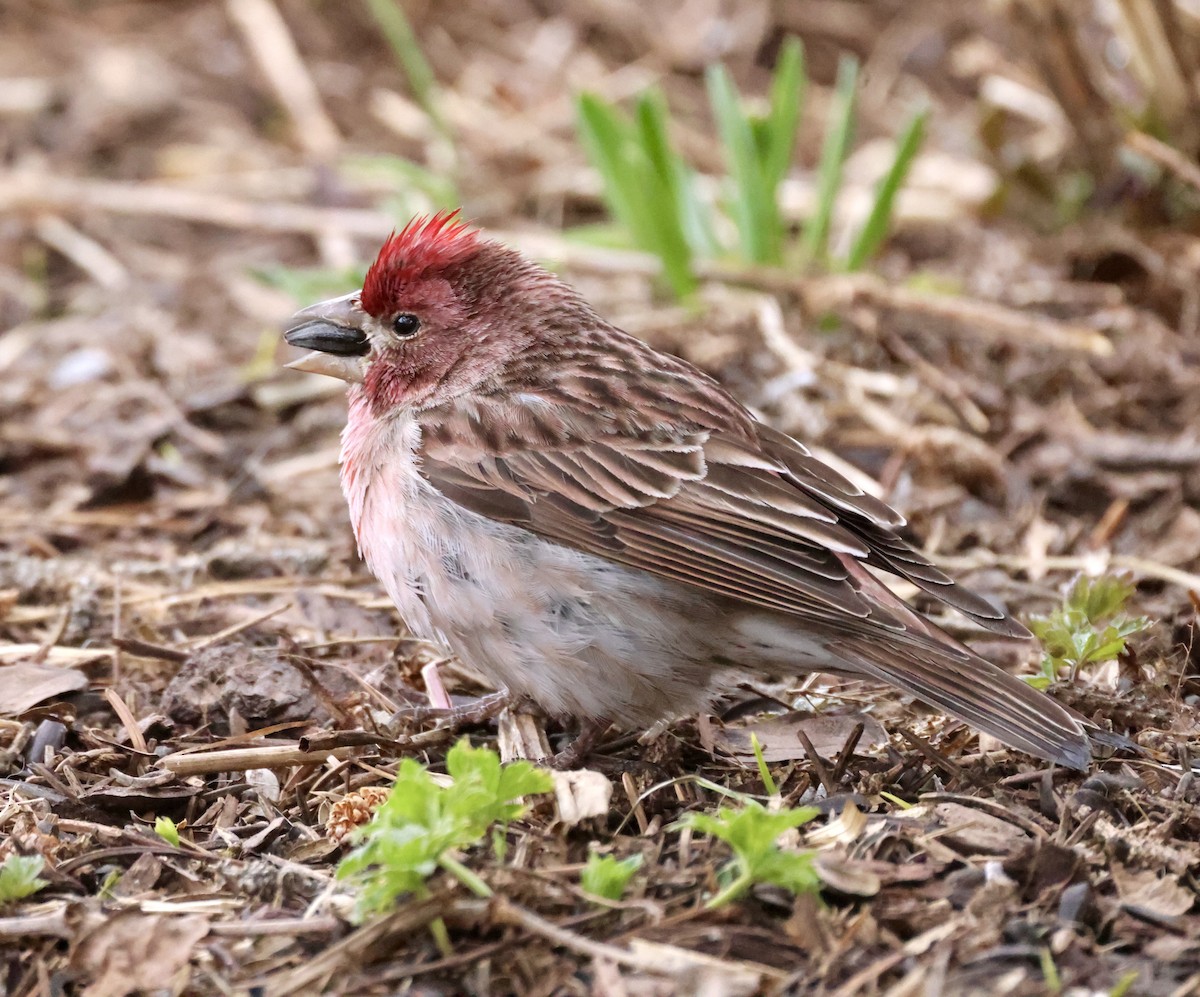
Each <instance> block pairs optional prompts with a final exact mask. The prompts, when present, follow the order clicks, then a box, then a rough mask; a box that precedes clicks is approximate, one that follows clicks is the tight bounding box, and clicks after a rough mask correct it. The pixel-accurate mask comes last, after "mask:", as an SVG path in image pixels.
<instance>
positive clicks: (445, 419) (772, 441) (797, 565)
mask: <svg viewBox="0 0 1200 997" xmlns="http://www.w3.org/2000/svg"><path fill="white" fill-rule="evenodd" d="M585 380H586V383H584V384H583V386H582V387H581V386H580V384H578V383H572V384H570V385H568V386H567V387H565V388H564V387H563V386H562V384H558V385H556V386H555V387H556V390H558V391H566V392H569V393H570V394H569V397H567V398H566V399H563V398H553V397H547V396H546V395H545V394H543V393H535V392H530V393H527V394H515V395H514V394H512V393H509V394H506V395H504V396H502V397H494V398H482V399H473V400H469V401H468V400H460V401H458V402H456V403H453V404H451V405H449V406H445V407H442V408H438V409H434V410H430V411H428V412H426V413H424V415H423V417H422V428H423V451H422V468H423V473H424V474H425V475H426V477H427V478H428V479H429V480H430V481H431V483H433V484H434V485H435V486H436V487H437V488H438V489H439V490H441V491H442V492H443V493H444V494H446V495H447V496H448V497H450V498H452V499H453V500H454V501H456V502H458V503H460V504H461V505H463V506H464V507H465V508H468V509H471V510H472V511H475V512H477V513H480V514H481V515H485V516H488V517H490V518H493V519H497V520H500V521H503V522H508V523H513V524H519V525H521V526H523V527H525V528H526V529H529V530H531V531H533V532H535V533H538V534H539V535H542V536H545V537H547V538H548V539H552V540H554V541H556V542H558V543H562V544H564V545H567V546H570V547H574V548H576V549H579V550H583V551H587V552H589V553H593V554H599V555H602V556H604V557H607V558H609V559H611V560H613V561H616V562H619V563H622V564H626V565H629V566H631V567H637V568H641V569H644V570H646V571H649V572H651V573H653V574H656V575H659V576H661V577H664V578H670V579H672V580H675V581H679V582H684V583H686V584H689V585H695V586H698V587H700V588H704V589H707V590H709V591H712V592H714V593H717V594H720V595H722V596H727V597H729V598H733V599H738V600H741V601H744V602H747V603H750V604H753V605H757V606H761V607H763V608H765V609H772V610H776V611H779V612H784V613H790V614H792V615H795V616H800V617H804V618H806V619H808V620H810V621H812V622H814V623H818V624H824V625H825V626H827V627H833V628H834V629H835V630H838V631H841V632H847V631H846V628H847V626H849V631H850V632H863V631H867V632H870V631H873V630H877V628H878V627H880V626H883V627H886V628H887V629H888V630H892V631H894V632H900V631H903V630H906V629H911V623H910V625H909V626H906V615H907V614H904V613H903V612H899V613H898V612H896V611H893V610H889V609H887V608H885V606H884V605H883V603H882V602H881V601H880V600H879V599H878V598H876V597H874V595H871V596H865V595H864V590H863V586H862V585H861V583H860V582H859V580H858V579H857V578H856V577H855V576H854V574H852V573H851V572H850V571H848V570H847V567H846V565H845V564H844V563H843V558H845V557H850V558H853V559H855V560H858V561H861V562H864V563H866V564H869V565H872V566H875V567H879V568H882V569H885V570H887V571H890V572H892V573H894V574H897V575H901V576H902V577H905V578H907V579H909V580H911V581H912V582H914V583H915V584H916V585H918V586H919V587H921V588H922V589H924V590H925V591H927V592H929V593H931V594H932V595H934V596H935V597H936V598H938V599H940V600H942V601H943V602H945V603H946V604H948V605H951V606H954V607H955V608H957V609H959V610H960V611H962V612H964V613H965V614H966V615H968V616H970V617H972V618H973V619H975V620H977V621H978V622H979V623H980V624H982V625H983V626H985V627H988V628H989V629H992V630H995V631H998V632H1001V633H1007V634H1012V635H1024V634H1025V633H1026V631H1025V630H1024V628H1023V627H1021V626H1020V624H1018V623H1016V622H1015V621H1013V620H1011V619H1009V618H1008V617H1007V616H1006V615H1005V614H1004V613H1002V612H1000V611H999V610H997V609H995V608H994V607H992V606H991V605H990V604H988V603H987V602H985V601H984V600H982V599H981V598H979V597H978V596H976V595H974V594H973V593H971V592H969V591H967V590H965V589H963V588H961V587H959V586H957V585H955V584H954V583H953V582H952V581H951V579H949V578H948V577H947V576H945V575H944V574H942V573H941V572H940V571H938V570H937V569H936V568H935V567H933V565H931V564H930V563H929V562H928V561H927V560H926V559H925V558H924V557H922V556H921V555H920V554H919V553H918V552H917V551H915V550H914V549H913V548H912V547H910V546H909V545H908V544H906V543H905V542H904V541H903V540H902V539H901V538H900V537H898V536H897V535H896V533H895V527H896V526H897V525H898V524H900V523H902V522H903V521H902V520H901V518H900V517H899V516H898V515H897V514H896V513H895V512H894V511H893V510H892V509H890V508H889V507H888V506H886V505H884V504H883V503H882V502H879V501H878V500H877V499H874V498H872V497H871V496H869V495H866V494H864V493H863V492H862V491H861V490H859V489H857V488H855V487H854V486H853V485H852V484H851V483H850V482H848V481H847V480H846V479H844V478H843V477H841V476H840V475H838V474H837V473H836V472H834V471H833V470H832V469H830V468H828V467H827V466H825V465H824V464H822V463H821V462H820V461H818V460H816V459H815V458H814V457H813V456H812V455H811V454H809V453H808V451H807V450H805V449H804V448H803V447H802V446H801V445H800V444H799V443H797V442H795V441H794V440H792V439H790V438H789V437H787V436H784V435H783V434H782V433H778V432H775V431H773V430H771V429H769V428H767V427H765V426H763V425H762V424H760V423H758V422H756V421H755V420H753V418H752V417H750V415H749V413H747V412H746V411H745V410H744V409H742V408H741V407H740V406H737V405H736V403H735V402H733V401H732V399H730V398H729V396H728V395H725V394H724V392H720V394H719V395H718V396H717V397H716V399H715V400H714V399H713V396H712V395H710V394H706V395H705V397H704V398H703V399H701V401H699V402H693V403H691V404H687V405H684V404H679V403H678V402H677V401H676V400H675V399H673V398H668V399H665V400H663V401H662V403H661V404H658V405H655V404H653V399H654V397H655V396H654V394H653V392H646V397H644V398H642V399H640V401H642V402H643V403H644V404H642V405H640V406H639V407H638V409H637V412H638V414H639V415H640V416H641V417H642V420H643V421H642V422H640V423H639V422H634V421H631V420H632V419H633V418H634V417H633V416H631V415H630V413H629V409H628V408H620V407H617V406H615V405H613V406H611V407H610V409H609V410H608V411H610V412H620V413H621V415H620V417H618V416H616V415H608V414H605V411H606V410H604V409H595V410H589V403H594V402H595V399H594V398H587V399H583V398H581V397H580V396H581V393H582V392H583V391H585V390H586V391H592V392H595V391H599V390H600V388H599V387H594V386H593V383H592V381H591V380H590V379H585ZM576 381H578V379H576ZM666 387H667V388H673V389H675V390H674V392H673V393H675V394H678V389H679V387H680V384H679V383H678V382H676V383H673V384H672V383H669V382H668V383H667V385H666ZM704 387H705V388H706V389H707V388H708V385H705V386H704ZM712 389H715V390H716V391H719V389H716V386H715V385H712ZM563 400H566V401H568V402H569V403H570V404H567V405H562V404H555V403H557V402H561V401H563ZM720 406H724V409H723V410H722V409H721V408H720ZM669 409H670V410H672V411H670V412H669V411H668V410H669ZM679 412H683V413H684V416H683V417H682V418H681V417H680V416H679V415H678V414H677V413H679ZM622 420H624V421H622ZM706 423H708V425H706ZM714 423H717V424H719V425H718V426H714V425H713V424H714ZM909 619H910V621H911V617H909ZM853 621H858V623H859V625H858V626H853V625H852V623H853ZM868 621H869V622H868Z"/></svg>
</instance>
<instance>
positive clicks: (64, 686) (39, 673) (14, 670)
mask: <svg viewBox="0 0 1200 997" xmlns="http://www.w3.org/2000/svg"><path fill="white" fill-rule="evenodd" d="M87 684H88V680H87V676H86V675H84V674H83V672H80V671H76V670H75V669H74V668H54V667H52V666H50V665H35V664H33V663H32V662H28V661H18V662H17V663H16V664H12V665H4V666H3V667H0V714H11V715H13V716H17V715H19V714H21V713H24V712H25V711H26V710H31V709H33V707H35V706H37V705H38V703H44V702H45V701H46V700H47V699H53V698H54V697H55V696H62V695H64V694H66V693H68V692H78V691H79V690H80V689H86V688H87Z"/></svg>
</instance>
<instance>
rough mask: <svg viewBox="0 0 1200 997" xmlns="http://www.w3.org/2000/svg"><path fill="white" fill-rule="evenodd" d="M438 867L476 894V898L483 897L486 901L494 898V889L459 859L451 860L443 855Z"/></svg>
mask: <svg viewBox="0 0 1200 997" xmlns="http://www.w3.org/2000/svg"><path fill="white" fill-rule="evenodd" d="M438 865H440V866H441V867H442V868H443V869H445V870H446V871H447V872H448V873H450V875H451V876H453V877H454V878H455V879H457V880H458V881H459V882H460V883H462V884H463V886H465V887H466V888H467V889H468V890H470V891H471V892H472V893H474V894H475V896H477V897H483V899H485V900H487V899H489V898H490V897H491V896H492V888H491V887H490V886H488V884H487V883H485V882H484V881H483V880H482V879H480V878H479V877H478V876H477V875H475V873H473V872H472V871H471V870H470V869H468V868H467V867H466V866H465V865H463V864H462V863H461V862H459V861H458V859H454V858H451V857H450V856H449V855H447V854H445V853H443V854H442V856H441V858H439V859H438Z"/></svg>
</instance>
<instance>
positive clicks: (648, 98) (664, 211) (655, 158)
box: [636, 91, 695, 297]
mask: <svg viewBox="0 0 1200 997" xmlns="http://www.w3.org/2000/svg"><path fill="white" fill-rule="evenodd" d="M636 128H637V132H636V135H637V142H638V148H639V150H640V152H641V154H642V155H643V156H644V157H645V160H646V162H647V164H648V166H649V170H648V175H647V176H646V177H645V178H644V179H643V183H642V184H641V191H642V194H643V195H644V196H643V198H642V201H643V212H644V214H645V218H644V222H645V223H646V224H648V225H649V227H650V229H651V232H652V236H651V237H652V238H653V240H654V241H653V246H654V247H655V249H656V251H657V253H658V255H659V257H660V258H661V259H662V261H663V269H664V271H665V273H666V276H667V281H668V282H669V283H670V285H671V287H672V288H673V289H674V290H675V293H676V294H678V295H680V296H681V297H682V296H684V295H686V294H688V293H690V292H691V291H692V290H693V288H694V287H695V281H694V280H693V279H692V252H691V247H690V246H689V244H688V241H687V236H686V234H685V233H684V230H683V225H682V223H681V220H680V215H679V192H678V188H679V184H680V183H681V178H680V177H679V175H678V170H677V169H676V166H675V159H676V157H675V154H674V153H673V152H672V151H671V146H670V140H669V139H668V137H667V113H666V105H665V102H664V101H663V99H662V97H661V95H659V94H657V93H655V92H654V91H649V92H647V93H645V94H643V95H642V97H641V99H640V100H639V101H638V104H637V110H636Z"/></svg>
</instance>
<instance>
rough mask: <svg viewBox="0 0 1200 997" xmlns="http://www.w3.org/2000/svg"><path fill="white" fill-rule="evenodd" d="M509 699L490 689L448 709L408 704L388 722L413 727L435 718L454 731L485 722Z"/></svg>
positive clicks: (509, 698)
mask: <svg viewBox="0 0 1200 997" xmlns="http://www.w3.org/2000/svg"><path fill="white" fill-rule="evenodd" d="M511 702H512V697H511V696H510V695H509V694H508V693H507V692H493V693H489V694H488V695H486V696H480V697H479V698H478V699H475V700H472V701H471V702H469V703H461V704H459V705H458V706H451V707H449V708H448V709H447V708H445V707H440V706H407V707H405V708H404V709H402V710H397V711H396V712H395V713H393V714H392V716H391V719H390V720H389V721H388V725H389V726H391V727H414V726H418V725H420V724H426V723H430V722H431V721H435V722H436V723H437V725H438V727H440V728H444V729H448V730H455V731H457V730H461V729H462V728H464V727H475V726H478V725H479V724H482V723H486V722H487V721H488V720H491V719H493V718H494V717H496V716H499V714H500V711H501V710H503V709H504V708H505V707H506V706H508V705H509V704H510V703H511Z"/></svg>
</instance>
